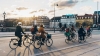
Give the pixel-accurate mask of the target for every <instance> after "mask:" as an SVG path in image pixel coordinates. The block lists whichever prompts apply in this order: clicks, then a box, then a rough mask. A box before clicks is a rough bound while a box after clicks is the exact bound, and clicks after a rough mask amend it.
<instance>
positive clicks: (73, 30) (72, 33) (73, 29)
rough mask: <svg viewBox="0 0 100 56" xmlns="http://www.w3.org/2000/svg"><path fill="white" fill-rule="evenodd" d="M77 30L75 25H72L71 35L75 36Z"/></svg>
mask: <svg viewBox="0 0 100 56" xmlns="http://www.w3.org/2000/svg"><path fill="white" fill-rule="evenodd" d="M75 32H76V30H75V28H74V26H72V28H71V37H74V35H75Z"/></svg>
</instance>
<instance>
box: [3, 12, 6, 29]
mask: <svg viewBox="0 0 100 56" xmlns="http://www.w3.org/2000/svg"><path fill="white" fill-rule="evenodd" d="M3 15H4V24H3V26H4V27H5V26H6V25H5V16H6V13H5V12H4V13H3Z"/></svg>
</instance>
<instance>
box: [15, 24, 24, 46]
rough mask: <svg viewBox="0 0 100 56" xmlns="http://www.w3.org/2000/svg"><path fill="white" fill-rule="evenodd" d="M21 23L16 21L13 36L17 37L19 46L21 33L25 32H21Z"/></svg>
mask: <svg viewBox="0 0 100 56" xmlns="http://www.w3.org/2000/svg"><path fill="white" fill-rule="evenodd" d="M21 25H22V23H21V22H18V24H17V27H16V30H15V36H17V37H18V38H19V41H18V46H20V47H21V42H22V33H23V34H25V33H24V32H23V29H22V27H21Z"/></svg>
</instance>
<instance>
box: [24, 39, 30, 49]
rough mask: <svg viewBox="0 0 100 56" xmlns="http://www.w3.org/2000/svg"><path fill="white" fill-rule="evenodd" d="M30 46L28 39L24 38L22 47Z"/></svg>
mask: <svg viewBox="0 0 100 56" xmlns="http://www.w3.org/2000/svg"><path fill="white" fill-rule="evenodd" d="M30 44H31V40H30V38H25V39H24V40H23V45H24V46H25V47H28V46H29V45H30Z"/></svg>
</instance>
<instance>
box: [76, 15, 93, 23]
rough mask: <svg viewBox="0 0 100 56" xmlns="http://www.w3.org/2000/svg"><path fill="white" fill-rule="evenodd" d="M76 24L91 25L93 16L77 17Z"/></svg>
mask: <svg viewBox="0 0 100 56" xmlns="http://www.w3.org/2000/svg"><path fill="white" fill-rule="evenodd" d="M76 22H78V23H79V24H80V25H83V24H88V25H92V24H93V15H92V14H85V15H78V16H77V19H76Z"/></svg>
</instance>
